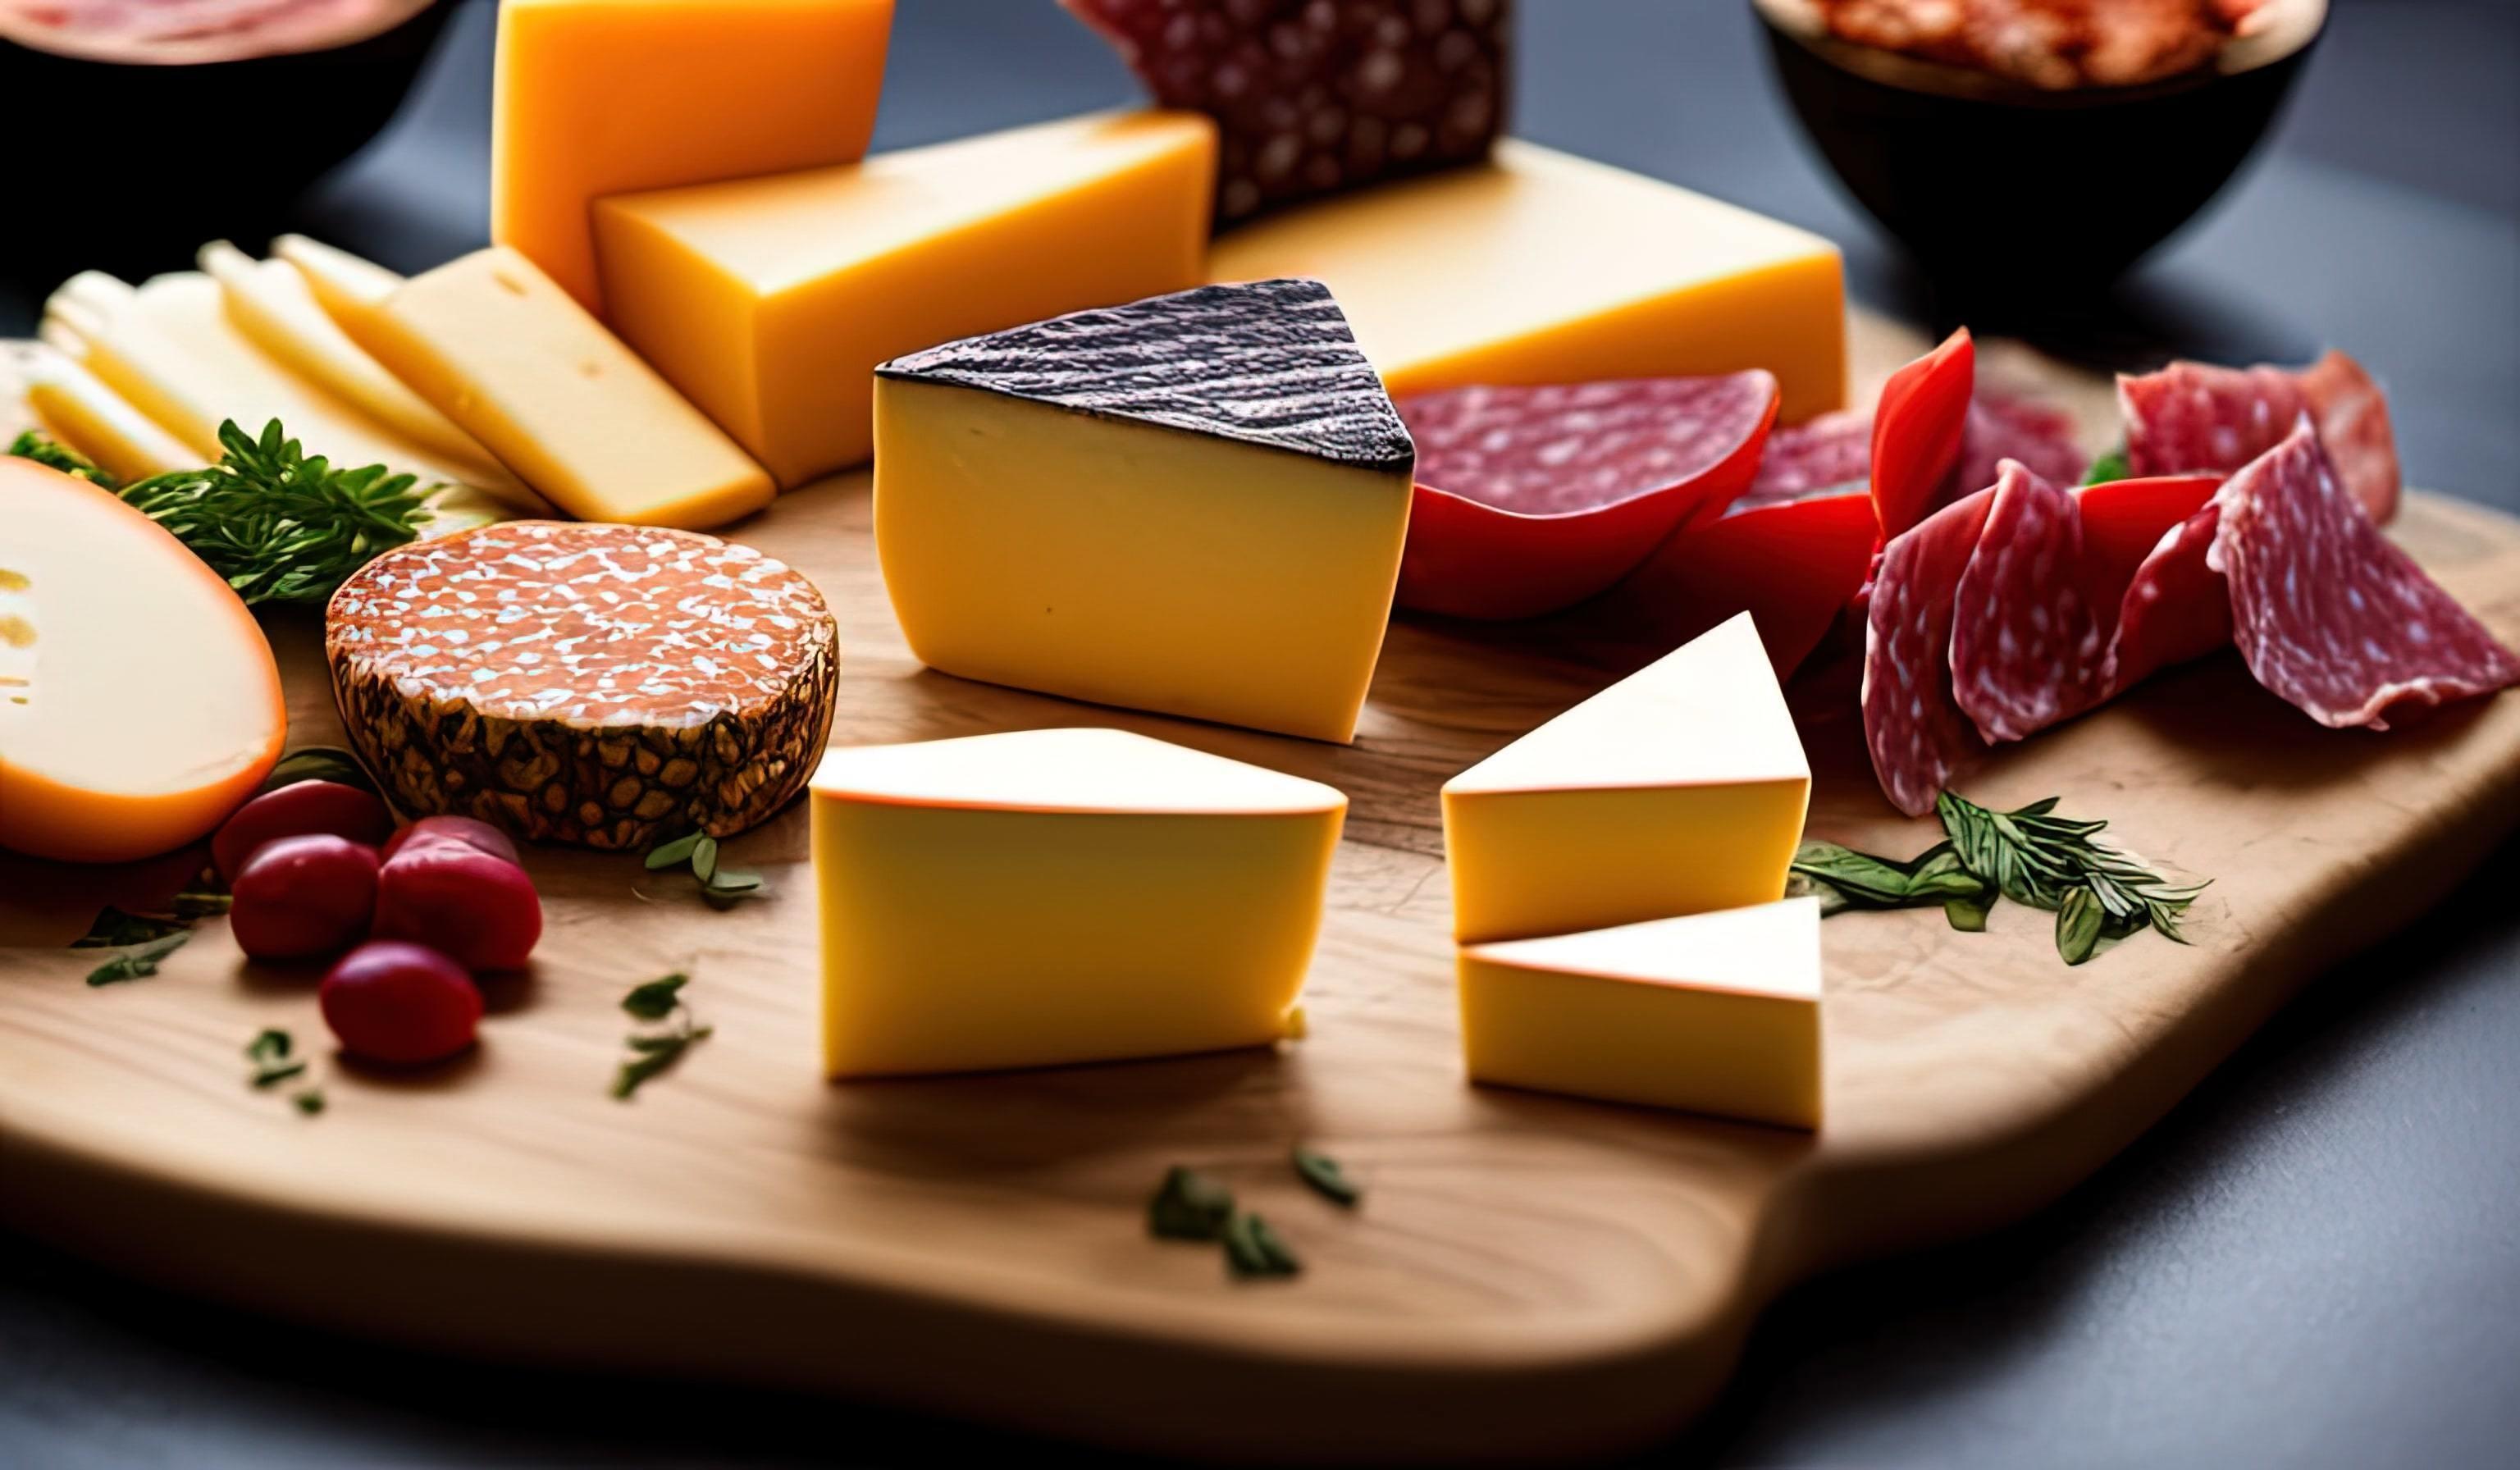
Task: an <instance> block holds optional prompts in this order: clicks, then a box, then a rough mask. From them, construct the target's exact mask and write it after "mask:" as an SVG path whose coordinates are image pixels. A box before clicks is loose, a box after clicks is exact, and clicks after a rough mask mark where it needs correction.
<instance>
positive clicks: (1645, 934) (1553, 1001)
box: [1461, 899, 1821, 1128]
mask: <svg viewBox="0 0 2520 1470" xmlns="http://www.w3.org/2000/svg"><path fill="white" fill-rule="evenodd" d="M1461 986H1462V1046H1463V1056H1464V1058H1465V1060H1466V1062H1467V1065H1468V1068H1469V1073H1470V1076H1471V1077H1472V1078H1473V1079H1474V1080H1476V1081H1479V1082H1487V1083H1501V1084H1504V1085H1507V1086H1510V1087H1521V1088H1535V1089H1540V1090H1542V1091H1553V1092H1567V1093H1572V1094H1575V1095H1578V1096H1584V1097H1596V1098H1600V1099H1602V1100H1605V1101H1610V1102H1636V1103H1644V1104H1647V1105H1649V1106H1653V1107H1672V1108H1686V1109H1688V1110H1689V1111H1692V1112H1701V1113H1715V1114H1720V1115H1722V1116H1725V1117H1731V1118H1744V1119H1748V1120H1750V1121H1753V1122H1759V1123H1777V1124H1783V1125H1785V1126H1787V1127H1793V1128H1817V1127H1819V1125H1820V1116H1821V1066H1820V1054H1821V1045H1820V1038H1821V1025H1820V1006H1821V959H1820V905H1819V902H1818V901H1817V900H1813V899H1786V900H1784V901H1782V902H1780V903H1774V904H1759V905H1754V906H1752V907H1749V908H1744V909H1729V910H1723V911H1720V912H1717V913H1699V914H1691V915H1688V916H1687V917H1682V918H1665V919H1654V920H1650V921H1648V922H1645V923H1641V924H1625V925H1621V926H1619V927H1617V928H1610V929H1598V930H1594V931H1591V932H1588V933H1581V934H1562V935H1557V936H1554V937H1552V938H1548V939H1525V940H1516V941H1512V942H1509V943H1505V944H1491V945H1472V946H1470V947H1468V948H1466V949H1464V950H1463V951H1462V955H1461Z"/></svg>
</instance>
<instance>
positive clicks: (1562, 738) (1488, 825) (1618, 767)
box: [1443, 613, 1811, 943]
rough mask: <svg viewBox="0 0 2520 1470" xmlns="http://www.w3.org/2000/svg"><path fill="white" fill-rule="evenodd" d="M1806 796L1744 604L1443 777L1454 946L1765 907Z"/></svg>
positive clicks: (1788, 728) (1771, 675) (1807, 785)
mask: <svg viewBox="0 0 2520 1470" xmlns="http://www.w3.org/2000/svg"><path fill="white" fill-rule="evenodd" d="M1810 796H1811V768H1810V766H1809V765H1808V764H1807V763H1806V762H1805V760H1804V758H1803V748H1802V741H1801V738H1800V737H1799V736H1798V735H1796V734H1795V732H1794V722H1793V716H1792V715H1791V714H1790V713H1789V712H1787V710H1786V708H1785V699H1784V693H1783V691H1782V690H1780V689H1778V685H1777V676H1776V671H1775V668H1774V666H1773V665H1771V664H1770V663H1769V661H1768V656H1767V653H1766V650H1765V649H1764V648H1763V647H1762V646H1761V645H1760V642H1759V635H1758V630H1757V629H1756V628H1755V627H1754V626H1753V625H1752V623H1751V621H1750V618H1749V616H1748V615H1747V614H1746V613H1745V614H1742V615H1739V616H1736V617H1734V618H1733V619H1732V620H1731V621H1730V622H1727V623H1725V624H1723V625H1722V626H1720V627H1718V628H1716V629H1714V630H1713V631H1711V632H1709V633H1706V634H1704V635H1702V636H1700V637H1699V638H1698V639H1696V640H1695V641H1694V642H1692V643H1689V644H1688V645H1687V646H1683V647H1681V648H1680V649H1678V650H1676V651H1675V652H1672V653H1670V654H1668V655H1666V656H1665V657H1664V658H1662V659H1661V660H1660V661H1658V662H1656V663H1653V664H1651V665H1648V666H1647V667H1646V668H1644V669H1643V670H1641V671H1639V672H1638V673H1636V674H1634V675H1631V676H1630V677H1628V678H1627V679H1624V680H1621V681H1620V682H1619V683H1617V684H1615V685H1612V686H1611V687H1610V688H1608V689H1606V690H1602V691H1601V692H1600V693H1598V694H1596V695H1594V696H1593V697H1592V698H1590V699H1587V700H1585V701H1584V702H1583V703H1581V704H1579V705H1577V706H1575V707H1574V708H1573V709H1570V710H1568V711H1566V712H1565V713H1564V714H1561V715H1559V716H1558V717H1557V718H1555V719H1553V720H1551V721H1550V722H1549V723H1547V724H1545V725H1543V726H1541V727H1540V728H1539V729H1537V730H1534V731H1532V732H1531V733H1530V734H1529V735H1524V736H1523V737H1522V738H1520V739H1518V740H1516V741H1514V742H1513V743H1512V744H1510V745H1508V746H1506V747H1505V748H1504V749H1503V750H1500V751H1498V752H1497V753H1496V754H1494V755H1492V756H1490V757H1488V758H1487V759H1486V760H1484V761H1481V762H1480V763H1479V764H1478V765H1476V766H1473V767H1471V768H1470V769H1469V770H1467V771H1464V772H1463V773H1462V774H1461V775H1459V776H1456V777H1454V778H1453V779H1452V780H1449V781H1446V782H1445V783H1444V792H1443V800H1444V847H1445V853H1446V857H1447V858H1448V860H1449V862H1450V864H1451V868H1452V874H1453V918H1454V930H1455V933H1456V935H1457V936H1458V937H1459V938H1460V939H1461V940H1463V942H1464V943H1472V942H1479V941H1485V940H1496V939H1515V938H1523V937H1527V936H1531V935H1537V934H1563V933H1568V932H1571V931H1574V930H1579V929H1596V928H1605V927H1608V926H1610V925H1613V924H1621V923H1632V922H1636V921H1639V920H1643V919H1647V918H1659V917H1668V916H1670V915H1674V914H1681V913H1699V912H1703V911H1706V910H1711V909H1731V908H1738V907H1740V906H1742V905H1746V904H1755V903H1764V902H1766V901H1768V900H1771V899H1775V898H1777V897H1778V896H1779V895H1781V894H1782V893H1783V892H1784V887H1785V866H1786V864H1787V863H1788V862H1790V861H1791V860H1792V857H1793V852H1794V848H1795V846H1796V844H1798V843H1799V842H1800V841H1801V839H1802V829H1803V815H1804V810H1805V808H1806V806H1807V805H1808V804H1809V801H1810Z"/></svg>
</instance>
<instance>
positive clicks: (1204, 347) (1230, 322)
mask: <svg viewBox="0 0 2520 1470" xmlns="http://www.w3.org/2000/svg"><path fill="white" fill-rule="evenodd" d="M876 374H877V376H878V377H882V378H892V379H902V380H904V381H910V382H942V383H951V384H954V385H957V386H960V387H967V388H979V389H982V390H985V391H987V392H991V393H1002V394H1005V395H1006V396H1008V397H1010V398H1021V399H1027V400H1030V401H1032V402H1036V403H1046V404H1051V405H1054V406H1056V407H1058V408H1063V409H1069V410H1072V411H1075V412H1078V413H1086V414H1099V415H1102V416H1104V417H1106V418H1111V419H1120V420H1129V421H1135V422H1138V423H1156V424H1161V425H1163V426H1164V427H1166V428H1177V429H1183V430H1186V431H1188V432H1191V433H1194V434H1211V435H1214V436H1216V437H1219V438H1225V439H1234V440H1238V441H1240V442H1242V443H1245V444H1255V445H1258V446H1260V447H1262V448H1264V449H1283V450H1286V451H1289V452H1291V453H1295V454H1302V455H1310V456H1313V457H1315V458H1317V459H1324V460H1328V461H1331V462H1333V463H1335V464H1339V465H1349V466H1355V467H1358V468H1368V469H1387V470H1398V471H1401V472H1404V473H1405V472H1407V471H1409V470H1410V469H1412V468H1415V466H1416V465H1417V462H1418V448H1417V445H1416V444H1414V443H1413V442H1412V441H1411V440H1410V437H1409V430H1408V427H1407V426H1406V425H1404V424H1403V423H1401V422H1400V413H1399V411H1398V410H1397V409H1394V408H1393V407H1392V406H1391V395H1390V394H1388V393H1386V392H1384V391H1383V390H1382V379H1381V378H1380V376H1378V375H1377V374H1376V373H1375V372H1374V371H1373V364H1372V363H1369V362H1367V361H1366V360H1365V354H1364V353H1363V352H1361V351H1359V350H1357V345H1356V336H1355V334H1353V333H1351V332H1350V331H1349V330H1348V325H1347V317H1346V315H1345V314H1344V313H1342V312H1341V311H1340V310H1339V306H1338V302H1337V301H1336V300H1334V299H1332V298H1331V296H1330V293H1329V288H1328V287H1326V286H1324V285H1322V284H1321V283H1320V282H1318V281H1306V280H1278V281H1254V282H1250V283H1248V284H1245V285H1239V286H1202V287H1199V288H1197V289H1196V290H1186V291H1179V292H1176V293H1174V294H1172V295H1169V296H1149V297H1148V298H1147V299H1146V300H1143V301H1135V302H1132V303H1130V304H1129V305H1126V306H1112V307H1105V308H1102V309H1100V310H1095V311H1079V312H1071V313H1070V314H1068V315H1066V316H1063V317H1052V318H1051V319H1050V320H1048V321H1046V322H1034V323H1032V324H1031V325H1029V326H1024V327H1016V328H1012V329H1010V330H1008V331H1005V332H993V333H990V334H986V335H984V336H972V337H965V338H964V339H963V340H961V341H959V342H947V343H945V344H943V345H942V346H937V347H930V348H928V349H926V350H925V351H923V352H913V353H911V354H910V355H908V356H906V357H896V358H894V359H893V360H892V361H890V362H888V363H885V364H884V365H883V366H881V367H879V368H877V369H876Z"/></svg>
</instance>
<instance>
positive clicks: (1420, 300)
mask: <svg viewBox="0 0 2520 1470" xmlns="http://www.w3.org/2000/svg"><path fill="white" fill-rule="evenodd" d="M1209 272H1210V276H1209V279H1211V280H1216V281H1257V280H1261V279H1263V278H1266V277H1270V276H1315V277H1319V278H1320V279H1321V280H1322V281H1323V282H1325V283H1327V284H1328V287H1329V289H1330V290H1332V291H1333V292H1335V293H1336V294H1337V296H1338V298H1339V301H1340V303H1341V304H1343V305H1344V306H1346V307H1347V311H1348V316H1349V318H1350V319H1351V320H1353V321H1354V322H1355V323H1356V338H1357V340H1358V341H1359V342H1361V343H1363V344H1364V346H1365V352H1366V355H1367V356H1368V357H1371V358H1373V361H1374V364H1375V366H1377V367H1379V368H1380V369H1381V370H1382V375H1383V379H1384V380H1385V382H1386V383H1387V384H1388V385H1389V387H1390V389H1391V392H1392V395H1393V396H1394V397H1401V398H1406V397H1410V396H1412V395H1415V394H1418V393H1431V392H1434V391H1437V390H1439V389H1443V388H1455V387H1463V386H1466V385H1469V384H1472V383H1535V382H1591V381H1594V380H1596V379H1611V378H1700V377H1713V376H1716V375H1720V374H1725V373H1738V372H1742V371H1744V370H1746V369H1750V368H1764V369H1766V370H1767V371H1769V372H1771V373H1774V374H1775V375H1776V376H1777V382H1778V387H1779V389H1780V390H1781V392H1782V399H1781V402H1780V405H1779V408H1778V422H1779V423H1801V422H1802V421H1803V420H1805V419H1808V418H1810V417H1812V416H1813V415H1815V414H1819V413H1823V412H1825V411H1827V410H1829V409H1834V408H1839V407H1842V406H1843V404H1844V401H1845V397H1846V297H1845V289H1844V285H1843V281H1842V274H1843V272H1842V268H1841V265H1840V261H1839V257H1838V250H1837V246H1835V245H1831V244H1829V243H1828V242H1827V241H1825V240H1823V239H1822V238H1821V237H1819V236H1817V235H1814V234H1812V233H1810V232H1809V231H1806V230H1798V229H1796V228H1794V227H1793V226H1791V225H1787V224H1782V223H1779V222H1778V221H1776V220H1773V219H1769V218H1766V217H1765V216H1763V215H1759V214H1754V213H1752V212H1751V211H1749V210H1747V209H1743V208H1739V207H1737V206H1735V205H1733V204H1728V203H1724V202H1722V201H1721V200H1711V199H1708V198H1706V197H1705V196H1704V195H1700V194H1692V193H1690V192H1689V191H1688V190H1686V189H1682V188H1679V187H1677V186H1676V185H1671V184H1666V183H1663V182H1662V181H1661V180H1659V179H1649V178H1645V177H1643V175H1641V174H1633V173H1628V172H1626V171H1624V170H1621V169H1617V168H1612V167H1610V166H1608V165H1606V164H1602V163H1596V162H1593V161H1591V160H1590V159H1586V158H1578V157H1574V156H1569V155H1566V154H1561V153H1555V152H1553V151H1551V150H1549V149H1545V148H1539V147H1536V146H1534V145H1532V144H1529V143H1520V142H1512V141H1508V142H1506V143H1503V144H1500V145H1498V148H1497V151H1496V156H1495V157H1494V159H1493V160H1491V161H1490V162H1487V163H1482V164H1473V165H1470V166H1468V167H1464V168H1457V169H1450V170H1447V171H1445V172H1443V173H1439V174H1432V175H1429V176H1427V177H1425V178H1421V179H1411V180H1407V181H1405V182H1401V183H1396V184H1390V185H1385V186H1383V187H1381V188H1377V189H1373V190H1367V191H1363V192H1360V193H1357V194H1353V195H1347V196H1343V197H1340V198H1336V199H1331V200H1324V201H1321V202H1318V203H1313V204H1307V205H1305V206H1303V207H1300V208H1297V209H1292V210H1288V211H1287V212H1285V213H1283V214H1280V215H1276V216H1272V217H1270V218H1267V219H1263V220H1258V221H1255V222H1254V223H1252V224H1250V225H1248V226H1246V227H1244V228H1241V229H1238V230H1235V231H1233V232H1232V233H1230V234H1228V235H1225V236H1223V237H1222V238H1220V239H1219V240H1218V241H1217V242H1216V251H1215V255H1214V257H1213V259H1212V260H1211V261H1210V263H1209Z"/></svg>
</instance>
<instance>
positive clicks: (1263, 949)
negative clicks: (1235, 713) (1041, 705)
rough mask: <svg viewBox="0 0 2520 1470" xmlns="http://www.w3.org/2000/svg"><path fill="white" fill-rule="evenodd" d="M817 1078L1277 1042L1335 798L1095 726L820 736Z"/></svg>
mask: <svg viewBox="0 0 2520 1470" xmlns="http://www.w3.org/2000/svg"><path fill="white" fill-rule="evenodd" d="M812 792H813V794H812V798H811V809H812V826H813V853H814V883H815V887H816V890H817V892H818V894H819V896H820V903H821V912H822V944H823V1020H824V1059H825V1064H826V1067H827V1069H828V1070H829V1072H830V1073H831V1075H832V1076H834V1077H867V1076H878V1075H887V1074H904V1073H923V1072H961V1071H975V1070H986V1069H994V1068H1002V1067H1035V1066H1054V1065H1060V1064H1065V1063H1071V1062H1091V1061H1112V1060H1120V1059H1125V1058H1130V1057H1142V1056H1161V1055H1169V1054H1172V1053H1176V1052H1191V1051H1209V1050H1217V1049H1221V1048H1226V1047H1253V1046H1264V1045H1267V1044H1269V1043H1271V1042H1275V1041H1277V1040H1279V1039H1281V1038H1283V1037H1285V1036H1287V1035H1288V1034H1289V1033H1290V1030H1291V1029H1292V1027H1293V1026H1294V1024H1295V1023H1294V1021H1293V1019H1292V1014H1293V1009H1294V1005H1295V1000H1296V996H1297V994H1298V993H1299V992H1300V991H1301V989H1302V987H1303V980H1304V973H1305V970H1306V968H1307V966H1308V964H1309V962H1310V958H1311V955H1312V950H1313V944H1314V940H1315V938H1316V936H1317V934H1318V931H1319V929H1320V926H1321V918H1322V907H1323V898H1324V894H1325V892H1326V888H1327V884H1328V876H1329V865H1330V858H1331V854H1332V853H1333V852H1334V851H1335V850H1336V848H1337V846H1338V838H1339V829H1340V826H1341V824H1342V823H1343V822H1344V820H1345V816H1346V811H1347V798H1346V797H1344V796H1342V795H1340V794H1339V793H1338V792H1337V791H1335V790H1332V789H1331V788H1330V787H1328V786H1325V785H1322V784H1320V783H1319V782H1317V781H1310V780H1303V779H1301V778H1299V777H1292V776H1285V775H1282V774H1280V773H1278V772H1275V771H1268V770H1264V769H1262V768H1260V767H1257V766H1250V765H1245V764H1243V763H1241V762H1238V761H1232V760H1227V759H1225V758H1224V757H1221V756H1214V755H1208V754H1206V753H1204V752H1201V751H1196V750H1191V749H1187V748H1185V747H1182V746H1179V745H1172V744H1168V743H1165V742H1163V741H1160V740H1153V739H1148V738H1147V737H1146V736H1144V735H1131V734H1128V733H1126V732H1123V731H1116V730H1092V729H1086V730H1041V731H1020V732H1014V733H1011V734H1005V735H975V736H971V737H968V738H964V739H951V740H935V741H928V742H925V743H922V744H913V745H891V746H863V747H856V748H841V749H835V750H832V751H831V752H829V753H828V754H826V755H825V756H824V758H823V764H822V766H821V768H820V769H819V770H818V771H817V772H816V774H815V777H814V782H813V787H812Z"/></svg>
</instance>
